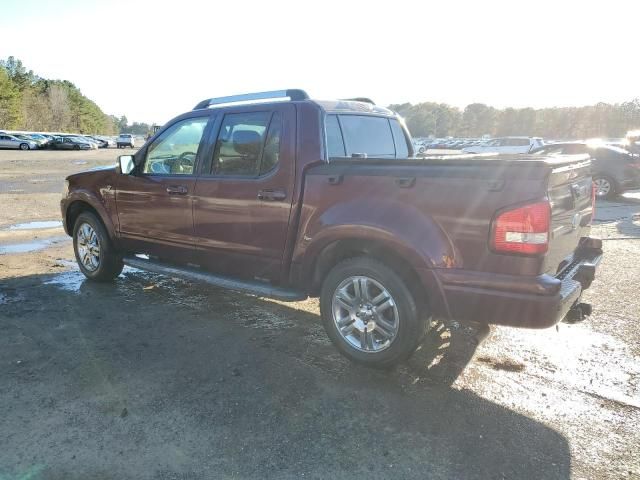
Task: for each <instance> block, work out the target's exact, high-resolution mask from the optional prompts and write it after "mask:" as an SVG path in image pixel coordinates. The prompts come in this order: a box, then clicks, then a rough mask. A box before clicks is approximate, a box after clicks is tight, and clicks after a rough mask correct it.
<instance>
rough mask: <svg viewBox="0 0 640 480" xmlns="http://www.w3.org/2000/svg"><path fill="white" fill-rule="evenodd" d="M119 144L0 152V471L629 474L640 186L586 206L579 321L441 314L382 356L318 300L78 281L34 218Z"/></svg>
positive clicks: (632, 469) (638, 471)
mask: <svg viewBox="0 0 640 480" xmlns="http://www.w3.org/2000/svg"><path fill="white" fill-rule="evenodd" d="M119 153H125V152H123V151H117V150H108V151H98V152H94V151H92V152H8V151H0V172H2V173H0V201H2V205H3V208H2V211H1V212H0V432H2V434H1V435H0V479H1V480H5V479H34V480H38V479H61V480H62V479H65V480H67V479H87V478H92V479H122V478H136V479H152V478H153V479H200V478H203V479H204V478H260V479H262V478H278V479H280V478H301V477H304V478H390V477H394V478H421V479H424V478H442V479H449V478H461V479H467V478H478V479H487V478H492V479H493V478H510V479H524V478H531V479H556V478H557V479H568V478H575V479H580V478H584V479H600V478H640V458H639V457H640V454H639V453H638V446H639V445H640V433H639V432H638V425H639V424H640V385H639V379H640V362H639V361H638V360H639V358H640V347H639V345H640V343H639V328H638V324H637V321H638V318H639V317H640V315H639V314H640V295H638V286H637V283H638V279H639V275H638V272H639V271H640V255H639V254H640V193H638V192H636V193H631V194H627V195H626V196H625V197H623V198H620V199H619V201H616V202H602V203H599V204H598V206H597V215H596V216H597V221H596V222H595V224H594V229H593V230H594V233H595V234H596V235H599V236H601V237H602V238H604V239H605V259H604V261H603V263H602V265H601V267H600V270H599V272H598V277H597V279H596V281H595V282H594V284H593V286H592V288H591V289H590V290H589V291H588V292H587V293H586V295H585V296H586V300H587V301H590V302H592V303H593V304H594V313H593V315H592V317H591V318H590V319H588V320H587V321H586V322H584V323H582V324H579V325H566V324H561V325H559V328H558V329H555V328H552V329H548V330H543V331H528V330H517V329H510V328H492V329H491V331H490V332H478V331H476V330H474V329H472V328H471V327H468V326H459V327H456V326H451V327H444V326H438V328H437V329H434V330H433V331H432V334H431V335H430V336H429V338H428V339H427V340H426V341H425V343H424V344H423V346H422V347H421V349H420V350H419V351H418V352H417V353H416V355H414V357H412V359H411V360H410V361H409V362H407V364H405V365H402V366H400V367H398V368H396V369H395V370H393V371H390V372H378V371H371V370H368V369H364V368H361V367H357V366H354V365H352V364H350V363H349V362H348V361H346V360H344V359H343V358H342V357H340V356H339V355H338V354H337V352H336V351H335V350H334V348H333V347H332V346H331V344H330V343H329V341H328V340H327V338H326V336H325V334H324V332H323V330H322V328H321V326H320V323H319V321H318V306H317V302H316V301H315V300H308V301H305V302H300V303H295V304H282V303H278V302H273V301H269V300H264V299H257V298H253V297H248V296H244V295H240V294H235V293H231V292H227V291H222V290H218V289H214V288H211V287H207V286H204V287H203V286H201V285H196V284H190V283H188V282H183V281H177V280H172V279H169V278H164V277H160V276H156V275H151V274H147V273H143V272H140V271H137V270H133V269H127V270H125V272H124V273H123V275H122V276H121V277H120V278H119V279H118V280H117V282H115V283H114V284H108V285H96V284H92V283H89V282H86V281H84V279H83V277H82V275H81V274H80V273H79V272H78V271H77V268H76V267H75V265H74V263H73V262H72V259H73V252H72V249H71V243H70V241H69V239H68V238H66V237H64V235H63V232H62V230H61V228H60V227H59V226H58V225H57V224H55V223H53V224H52V223H47V224H29V223H28V222H34V221H57V220H58V219H59V213H58V198H59V193H58V192H59V191H60V189H61V182H62V179H63V178H64V176H65V175H67V174H69V173H71V172H73V171H77V170H81V169H85V168H90V167H93V166H98V165H105V164H111V163H114V161H115V157H116V156H117V155H118V154H119ZM19 223H27V224H26V225H17V224H19ZM479 336H486V338H484V340H483V341H481V342H480V343H479V344H478V341H477V340H476V339H477V338H478V337H479Z"/></svg>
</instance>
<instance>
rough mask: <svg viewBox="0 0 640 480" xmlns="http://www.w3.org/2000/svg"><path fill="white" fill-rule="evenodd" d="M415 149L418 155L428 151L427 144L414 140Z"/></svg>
mask: <svg viewBox="0 0 640 480" xmlns="http://www.w3.org/2000/svg"><path fill="white" fill-rule="evenodd" d="M413 151H414V152H415V153H416V154H418V155H423V154H424V153H425V152H426V151H427V146H426V145H425V143H424V142H418V141H416V142H414V143H413Z"/></svg>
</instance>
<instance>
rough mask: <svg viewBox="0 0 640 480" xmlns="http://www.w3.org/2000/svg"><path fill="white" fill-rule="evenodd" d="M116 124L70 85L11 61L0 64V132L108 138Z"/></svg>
mask: <svg viewBox="0 0 640 480" xmlns="http://www.w3.org/2000/svg"><path fill="white" fill-rule="evenodd" d="M118 122H119V119H118V118H116V117H114V116H111V115H107V114H106V113H104V112H103V111H102V110H101V109H100V107H98V105H96V104H95V102H93V101H92V100H90V99H88V98H87V97H85V96H84V95H83V94H82V93H81V92H80V90H79V89H78V87H76V86H75V85H74V84H73V83H71V82H70V81H68V80H50V79H46V78H42V77H39V76H38V75H36V74H35V73H33V71H32V70H27V69H26V68H25V66H24V65H23V64H22V62H21V61H20V60H18V59H16V58H14V57H9V58H8V59H7V60H0V129H5V130H26V131H35V132H73V133H85V134H103V135H110V134H114V133H118V128H119V124H118Z"/></svg>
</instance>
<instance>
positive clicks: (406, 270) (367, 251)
mask: <svg viewBox="0 0 640 480" xmlns="http://www.w3.org/2000/svg"><path fill="white" fill-rule="evenodd" d="M359 256H366V257H371V258H374V259H376V260H378V261H380V262H382V263H383V264H385V265H386V266H387V267H389V268H391V269H392V270H393V271H395V272H396V273H397V274H398V275H400V276H401V277H402V278H403V279H404V280H405V282H406V284H407V287H408V288H409V289H410V290H411V293H412V294H413V296H414V299H415V300H416V301H418V302H422V301H426V303H430V301H429V298H428V297H429V292H427V290H426V289H425V288H423V282H422V280H421V277H420V275H419V273H418V271H417V270H416V269H415V267H414V265H415V260H414V259H411V258H409V257H408V256H406V254H405V255H403V254H402V253H400V252H399V251H398V250H397V249H394V248H392V247H391V246H390V245H389V244H386V243H383V242H381V241H379V240H373V239H365V238H361V237H350V238H343V239H340V240H335V241H333V242H331V243H329V244H327V245H325V246H324V248H322V250H320V252H319V254H318V255H317V256H316V257H315V259H314V261H313V264H312V266H311V268H310V271H309V272H310V276H309V278H308V285H309V291H310V293H311V295H312V296H317V295H318V294H319V292H320V289H321V286H322V282H323V280H324V278H325V277H326V276H327V274H328V273H329V271H330V270H331V269H332V268H333V267H334V266H335V265H337V264H339V263H340V262H342V261H344V260H346V259H349V258H354V257H359ZM425 297H427V298H426V299H425ZM421 306H422V305H421Z"/></svg>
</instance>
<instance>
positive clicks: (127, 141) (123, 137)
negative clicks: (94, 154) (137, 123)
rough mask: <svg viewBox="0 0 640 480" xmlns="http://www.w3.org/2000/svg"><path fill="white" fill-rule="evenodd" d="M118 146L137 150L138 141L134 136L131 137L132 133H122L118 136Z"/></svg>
mask: <svg viewBox="0 0 640 480" xmlns="http://www.w3.org/2000/svg"><path fill="white" fill-rule="evenodd" d="M117 145H118V148H124V147H129V148H135V146H136V141H135V138H134V137H133V135H131V134H130V133H121V134H120V135H119V136H118V140H117Z"/></svg>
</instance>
